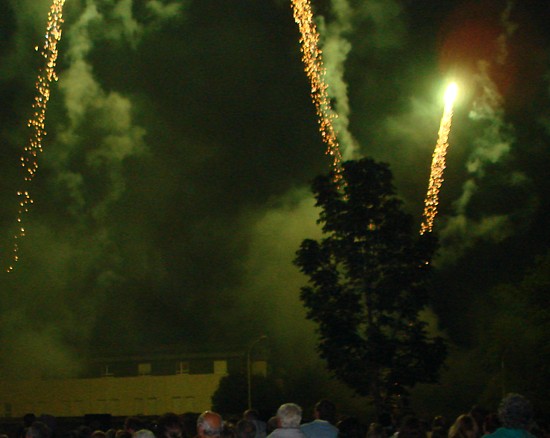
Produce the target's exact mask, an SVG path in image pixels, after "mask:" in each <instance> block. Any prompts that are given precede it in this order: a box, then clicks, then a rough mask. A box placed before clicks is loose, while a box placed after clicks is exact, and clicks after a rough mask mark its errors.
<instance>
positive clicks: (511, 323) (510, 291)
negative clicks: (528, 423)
mask: <svg viewBox="0 0 550 438" xmlns="http://www.w3.org/2000/svg"><path fill="white" fill-rule="evenodd" d="M549 295H550V252H548V253H547V254H546V255H545V256H543V257H540V258H539V259H538V260H537V261H536V263H535V264H534V266H533V267H532V268H531V270H530V271H529V272H528V273H527V274H526V275H525V276H524V278H523V279H522V280H521V281H520V282H519V283H518V284H503V285H500V286H497V287H495V288H494V289H493V290H492V291H491V294H490V298H491V299H490V302H488V303H487V302H486V303H485V308H486V309H490V311H489V312H484V316H483V318H482V319H480V321H479V322H480V335H479V337H478V339H479V346H478V348H479V353H480V354H479V357H480V360H481V361H482V362H483V363H484V365H485V367H487V368H488V369H490V370H492V372H493V375H494V379H492V380H491V381H489V382H488V384H487V389H486V391H485V398H486V399H487V401H488V402H493V403H494V402H496V400H498V398H500V396H501V394H502V393H506V392H519V393H523V394H525V395H526V396H527V397H528V398H530V399H531V401H532V402H533V403H534V405H535V406H537V407H539V408H540V409H542V410H543V411H548V410H549V409H550V402H548V391H549V390H550V383H549V382H550V369H549V368H548V363H549V362H550V310H549V308H548V297H549Z"/></svg>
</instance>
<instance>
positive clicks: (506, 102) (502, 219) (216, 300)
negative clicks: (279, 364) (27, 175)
mask: <svg viewBox="0 0 550 438" xmlns="http://www.w3.org/2000/svg"><path fill="white" fill-rule="evenodd" d="M49 6H50V2H49V1H47V0H0V41H1V42H2V43H1V45H0V93H1V101H2V110H1V111H0V135H1V140H2V147H1V148H0V151H1V152H0V154H1V155H0V158H1V159H0V166H1V175H2V184H0V197H1V201H2V206H3V208H2V209H1V210H0V227H1V228H0V229H1V233H0V237H1V240H0V251H1V254H0V255H1V257H2V260H3V263H4V265H5V266H6V267H7V266H8V265H9V263H10V261H9V259H10V257H11V255H12V247H13V239H12V238H11V236H12V235H13V233H14V230H15V228H16V222H15V218H16V210H17V203H18V199H17V196H16V194H15V193H16V191H17V190H20V186H21V185H22V173H21V172H20V168H19V157H20V156H21V153H22V149H23V147H24V146H25V144H26V143H27V142H28V136H29V131H28V130H26V127H25V125H26V120H27V118H28V117H29V115H30V113H31V108H30V107H31V104H32V99H33V97H34V94H35V90H34V82H35V78H36V74H37V71H38V70H37V69H38V67H39V66H40V58H39V56H38V55H37V54H36V52H35V51H34V50H33V48H34V47H35V46H36V45H41V44H42V38H43V33H44V28H45V22H46V16H47V11H48V8H49ZM313 8H314V11H315V13H316V17H317V22H318V25H319V31H320V33H321V44H322V47H323V56H324V61H325V66H326V68H327V76H326V80H327V83H328V84H329V94H330V96H331V98H332V102H333V104H334V108H335V110H336V112H337V113H338V115H339V118H338V120H337V122H336V124H335V126H336V129H337V130H338V139H339V141H340V144H341V148H342V152H343V154H344V156H345V157H346V158H348V159H349V158H358V157H364V156H370V157H373V158H375V159H377V160H380V161H385V162H388V163H390V165H391V168H392V170H393V172H394V175H395V181H396V186H397V189H398V192H399V194H400V196H401V197H402V198H403V199H404V200H405V205H406V207H407V209H408V210H409V211H410V213H411V214H413V215H415V217H417V218H418V223H420V215H421V212H422V208H423V199H424V196H425V192H426V187H427V182H428V175H429V171H430V162H431V154H432V152H433V148H434V146H435V141H436V139H437V130H438V127H439V120H440V118H441V115H442V110H443V102H442V95H443V91H444V89H445V87H446V85H447V84H448V82H449V81H450V80H451V79H455V80H457V81H458V83H459V85H460V87H461V91H460V93H461V94H460V96H459V98H458V101H457V103H456V108H455V117H454V124H453V130H452V132H451V138H450V143H451V146H450V149H449V152H448V155H447V170H446V180H445V183H444V186H443V190H442V192H441V208H440V215H439V216H438V217H437V219H436V222H437V224H436V229H437V231H438V232H439V233H440V235H441V238H442V244H443V246H442V250H441V253H440V256H439V258H438V260H437V263H436V264H437V265H438V266H439V267H440V268H441V270H442V274H441V277H440V281H439V283H438V288H439V289H440V295H439V299H438V303H437V309H436V310H438V312H440V314H441V315H444V316H445V318H444V321H443V325H444V326H446V327H447V328H449V329H452V330H455V329H456V330H458V329H465V328H466V325H467V322H464V321H465V318H463V316H460V317H458V316H457V315H456V314H455V315H454V316H453V312H452V310H453V308H456V307H455V306H460V303H461V302H462V303H463V302H464V300H469V299H471V298H472V297H473V296H474V295H475V294H477V293H482V292H483V291H484V290H486V288H487V287H489V286H490V285H492V284H496V283H498V282H500V281H507V280H509V279H510V278H513V277H514V276H517V275H519V274H520V272H521V270H522V267H523V266H524V265H527V264H529V263H530V262H531V260H532V258H533V257H534V256H535V255H536V254H540V253H541V252H543V251H544V250H545V249H546V248H547V247H548V243H549V242H550V235H549V232H548V220H547V213H548V211H549V205H548V203H549V201H548V200H549V199H550V198H549V196H548V195H549V190H550V185H549V182H550V181H549V180H548V176H547V175H548V172H547V166H548V165H547V163H548V159H549V158H550V157H549V155H550V149H549V147H548V146H549V144H548V139H549V136H550V111H549V109H548V108H549V106H548V103H549V97H550V96H549V73H550V72H549V68H548V67H549V62H548V61H549V58H548V55H549V47H550V45H549V43H550V41H549V35H548V32H547V24H548V22H549V21H548V20H549V19H550V11H549V6H548V3H547V2H546V1H542V0H541V1H530V0H528V1H521V2H520V1H517V2H506V1H425V0H421V1H395V0H374V1H357V0H322V1H313ZM64 12H65V19H66V22H65V25H64V33H63V38H62V40H61V43H60V46H59V49H60V54H59V60H58V69H57V71H58V74H59V81H58V82H57V83H56V84H54V85H53V86H52V97H51V101H50V103H49V106H48V113H47V122H46V125H47V130H48V136H47V137H46V138H45V140H44V144H43V145H44V152H43V154H41V155H40V157H39V163H40V169H39V173H38V175H37V177H36V178H35V179H34V181H33V182H32V185H31V193H32V197H33V200H34V205H33V207H32V210H31V211H30V212H29V214H28V215H27V216H26V219H25V220H26V230H27V231H26V234H27V235H26V237H25V239H24V240H23V241H21V242H20V251H19V254H20V261H19V262H18V263H17V264H16V266H15V270H14V272H12V273H10V274H7V273H5V274H2V275H1V276H0V342H1V344H2V346H3V349H4V351H5V352H6V354H3V355H2V360H4V362H5V364H6V365H7V367H6V368H5V369H9V368H13V366H14V364H16V366H17V367H22V366H23V365H22V363H27V364H29V363H36V361H38V360H40V362H41V363H43V366H44V367H45V369H56V368H57V367H61V368H63V369H66V370H70V369H71V368H72V367H73V366H75V365H74V364H75V363H77V362H75V360H74V359H75V358H76V357H79V355H78V354H77V352H80V351H87V350H88V349H89V348H96V347H102V348H104V349H107V350H109V349H110V350H111V351H115V352H120V351H123V350H124V349H129V350H132V349H133V350H135V349H139V348H142V349H144V348H145V349H146V348H149V347H150V346H154V345H158V344H181V345H185V346H189V348H195V349H201V348H203V347H204V346H205V345H206V344H207V345H208V346H209V347H212V346H214V348H227V347H228V346H233V345H246V344H247V343H249V342H250V341H251V340H253V339H256V338H257V337H258V336H259V335H260V334H263V333H266V334H268V335H269V336H270V337H271V338H272V339H276V340H277V341H278V342H281V343H283V344H285V345H286V346H287V348H288V350H289V351H294V349H296V351H298V349H299V350H300V351H302V352H305V356H308V355H309V356H311V355H313V342H312V339H313V335H312V326H311V325H310V324H308V323H305V322H304V311H303V310H302V308H301V305H300V303H299V300H298V293H299V287H300V285H301V284H303V282H304V278H302V277H301V276H300V275H299V273H298V272H297V269H296V268H295V267H294V266H292V264H291V261H292V259H293V257H294V253H295V251H296V250H297V248H298V246H299V244H300V242H301V241H302V240H303V239H304V238H307V237H317V236H318V235H319V231H318V229H317V227H316V224H315V221H316V218H317V213H318V212H317V211H315V209H314V207H313V199H312V197H311V194H310V192H309V184H310V182H311V180H312V178H313V177H314V176H316V175H318V174H319V173H325V172H327V171H328V170H329V163H330V162H329V160H328V159H327V157H326V156H325V155H324V150H325V145H324V144H323V143H322V140H321V136H320V135H319V133H318V131H317V120H316V115H315V110H314V107H313V104H312V102H311V99H310V96H309V84H308V81H307V78H306V75H305V73H304V72H303V66H302V64H301V59H300V51H299V43H298V40H299V33H298V28H297V26H296V24H295V23H294V21H293V18H292V9H291V4H290V1H282V0H261V1H259V0H231V1H212V0H200V1H198V0H178V1H176V0H141V1H132V0H116V1H115V0H87V1H84V0H67V2H66V4H65V8H64ZM466 321H467V318H466ZM205 343H206V344H205ZM304 346H305V347H304ZM45 351H46V352H48V354H47V357H48V359H47V360H44V359H43V358H44V356H45V355H44V352H45Z"/></svg>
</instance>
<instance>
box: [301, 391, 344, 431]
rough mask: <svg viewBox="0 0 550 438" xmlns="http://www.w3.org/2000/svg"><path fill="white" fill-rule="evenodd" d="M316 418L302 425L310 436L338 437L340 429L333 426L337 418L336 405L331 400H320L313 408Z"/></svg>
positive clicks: (302, 429) (302, 428) (303, 429)
mask: <svg viewBox="0 0 550 438" xmlns="http://www.w3.org/2000/svg"><path fill="white" fill-rule="evenodd" d="M313 415H314V417H315V420H313V421H311V422H310V423H305V424H302V425H301V426H300V430H301V431H302V432H303V433H304V435H305V436H306V437H308V438H336V437H337V436H338V429H337V428H336V427H335V426H333V423H334V422H335V420H336V407H335V406H334V403H332V402H331V401H329V400H320V401H319V402H317V403H316V404H315V409H314V410H313Z"/></svg>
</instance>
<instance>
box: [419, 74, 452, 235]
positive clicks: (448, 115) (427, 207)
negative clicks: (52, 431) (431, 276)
mask: <svg viewBox="0 0 550 438" xmlns="http://www.w3.org/2000/svg"><path fill="white" fill-rule="evenodd" d="M457 93H458V87H457V85H456V84H455V83H454V82H453V83H451V84H450V85H449V86H448V87H447V90H446V91H445V109H444V111H443V117H442V118H441V123H440V124H439V133H438V138H437V144H436V145H435V150H434V153H433V156H432V167H431V172H430V181H429V184H428V193H427V194H426V199H425V200H424V219H423V221H422V224H421V225H420V234H424V233H425V232H431V231H432V229H433V225H434V220H435V216H436V215H437V205H438V204H439V190H440V189H441V185H442V184H443V171H444V170H445V155H446V154H447V148H448V146H449V133H450V132H451V122H452V120H453V105H454V101H455V99H456V95H457Z"/></svg>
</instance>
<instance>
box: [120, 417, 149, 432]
mask: <svg viewBox="0 0 550 438" xmlns="http://www.w3.org/2000/svg"><path fill="white" fill-rule="evenodd" d="M124 428H125V429H126V430H130V429H131V430H133V431H134V432H136V431H138V430H141V429H143V428H144V424H143V421H142V420H141V419H140V418H138V417H126V419H125V420H124Z"/></svg>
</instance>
